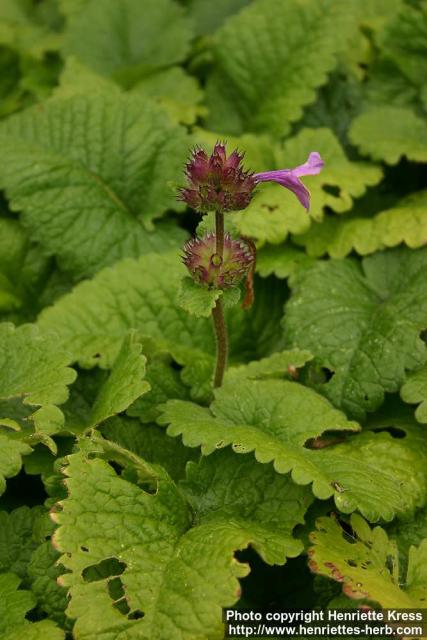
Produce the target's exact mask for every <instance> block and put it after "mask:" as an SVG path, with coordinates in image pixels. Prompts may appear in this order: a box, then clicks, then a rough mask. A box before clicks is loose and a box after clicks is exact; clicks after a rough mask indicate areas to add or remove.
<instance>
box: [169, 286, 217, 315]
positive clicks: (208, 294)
mask: <svg viewBox="0 0 427 640" xmlns="http://www.w3.org/2000/svg"><path fill="white" fill-rule="evenodd" d="M222 293H223V292H222V291H221V290H220V289H208V288H207V287H203V286H201V285H200V284H197V283H196V282H194V280H192V279H191V278H189V277H186V278H184V279H183V280H182V281H181V287H180V290H179V293H178V303H179V305H180V307H182V308H183V309H185V311H187V313H189V314H190V315H192V316H196V317H197V318H209V317H210V316H211V315H212V309H213V308H214V307H215V305H216V301H217V300H218V299H219V298H220V297H221V296H222Z"/></svg>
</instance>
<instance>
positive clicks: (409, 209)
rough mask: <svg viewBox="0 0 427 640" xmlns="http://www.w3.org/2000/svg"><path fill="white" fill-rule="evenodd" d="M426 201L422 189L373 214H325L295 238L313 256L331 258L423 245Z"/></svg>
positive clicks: (426, 220) (426, 196)
mask: <svg viewBox="0 0 427 640" xmlns="http://www.w3.org/2000/svg"><path fill="white" fill-rule="evenodd" d="M426 205H427V191H426V190H424V191H419V192H416V193H413V194H411V195H410V196H407V197H406V198H404V199H402V200H401V201H400V202H398V203H397V204H396V205H395V206H393V207H392V208H391V209H386V210H385V211H381V212H380V213H377V214H375V215H374V216H372V218H355V217H352V218H351V219H349V220H347V219H337V218H336V217H334V218H332V217H328V218H325V219H324V220H323V222H322V224H320V225H318V224H314V225H312V226H311V227H310V229H309V230H308V231H307V232H306V233H304V234H302V235H299V236H295V237H294V238H293V240H294V241H295V242H296V243H297V244H301V245H303V246H305V248H306V250H307V253H308V254H309V256H314V257H319V256H322V255H324V254H325V253H328V254H329V255H330V256H331V257H332V258H344V257H345V256H347V255H348V254H349V253H351V251H352V250H353V249H354V250H355V251H357V253H359V254H360V255H363V256H364V255H367V254H369V253H374V252H375V251H378V250H381V249H385V248H386V247H395V246H396V245H398V244H401V243H405V244H406V245H407V246H408V247H410V248H411V249H417V248H419V247H422V246H424V244H425V238H426V237H427V208H426Z"/></svg>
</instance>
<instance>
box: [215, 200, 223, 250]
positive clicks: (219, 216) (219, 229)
mask: <svg viewBox="0 0 427 640" xmlns="http://www.w3.org/2000/svg"><path fill="white" fill-rule="evenodd" d="M215 234H216V253H217V255H219V257H220V258H223V257H224V214H223V213H222V211H216V212H215Z"/></svg>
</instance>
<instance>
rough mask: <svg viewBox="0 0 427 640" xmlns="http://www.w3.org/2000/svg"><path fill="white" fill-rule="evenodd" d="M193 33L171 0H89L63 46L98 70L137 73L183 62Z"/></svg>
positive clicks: (106, 72) (69, 31) (72, 23)
mask: <svg viewBox="0 0 427 640" xmlns="http://www.w3.org/2000/svg"><path fill="white" fill-rule="evenodd" d="M191 36H192V30H191V23H190V22H189V20H188V19H187V17H186V16H185V14H184V11H183V9H182V8H181V7H180V6H179V5H178V4H177V3H176V2H174V1H173V0H144V2H143V3H141V2H139V0H121V2H116V1H115V0H89V1H88V2H87V3H85V6H83V8H82V11H81V12H79V13H78V14H76V15H75V16H73V18H72V20H71V22H70V25H69V28H68V30H67V33H66V39H65V46H64V49H65V53H67V54H73V55H75V56H76V57H78V58H79V59H80V60H81V61H82V62H84V63H85V64H87V65H88V66H90V67H92V68H93V69H95V71H98V72H99V73H105V74H113V73H115V74H116V75H119V76H120V74H126V73H128V74H131V77H132V76H133V74H135V76H136V77H138V75H142V74H143V73H147V72H149V71H152V70H153V69H156V68H159V67H160V68H161V67H166V66H168V65H171V64H174V63H176V62H180V61H181V60H183V59H184V58H185V56H186V54H187V51H188V47H189V41H190V39H191Z"/></svg>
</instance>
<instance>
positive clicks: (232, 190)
mask: <svg viewBox="0 0 427 640" xmlns="http://www.w3.org/2000/svg"><path fill="white" fill-rule="evenodd" d="M242 160H243V154H241V153H239V152H238V151H237V150H235V151H233V152H232V153H231V154H230V155H229V156H227V153H226V149H225V145H224V144H222V143H221V142H217V143H216V145H215V146H214V149H213V152H212V154H211V155H210V156H208V155H207V153H206V152H205V151H204V150H203V149H200V148H198V147H196V148H195V149H193V151H192V153H191V158H190V159H189V161H188V162H187V165H186V168H185V175H186V178H187V186H186V187H181V188H180V189H179V192H178V199H179V200H183V201H184V202H186V203H187V204H188V205H189V206H190V207H191V208H192V209H195V210H196V211H200V212H201V213H206V212H208V211H217V210H219V211H222V212H226V211H239V210H240V209H246V207H247V206H248V204H249V203H250V201H251V198H252V193H253V190H254V188H255V181H254V179H253V174H252V173H251V172H249V171H245V170H244V169H243V167H242V164H241V163H242Z"/></svg>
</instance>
